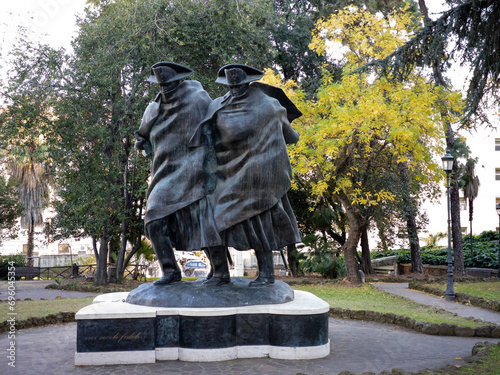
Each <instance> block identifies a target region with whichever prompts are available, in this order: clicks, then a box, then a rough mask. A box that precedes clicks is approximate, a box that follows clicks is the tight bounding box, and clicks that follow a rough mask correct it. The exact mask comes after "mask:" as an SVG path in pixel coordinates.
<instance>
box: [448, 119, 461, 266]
mask: <svg viewBox="0 0 500 375" xmlns="http://www.w3.org/2000/svg"><path fill="white" fill-rule="evenodd" d="M454 144H455V135H454V134H453V129H452V128H451V124H450V123H448V122H447V123H446V146H447V147H448V148H449V149H450V150H452V149H453V146H454ZM459 193H460V192H459V188H458V163H457V160H456V159H455V161H454V162H453V170H452V172H451V175H450V207H451V209H450V210H451V234H452V239H453V257H454V264H453V265H454V267H453V270H454V271H453V272H454V274H455V275H456V276H464V275H465V268H464V248H463V243H462V228H461V225H460V194H459Z"/></svg>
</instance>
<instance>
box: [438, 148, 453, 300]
mask: <svg viewBox="0 0 500 375" xmlns="http://www.w3.org/2000/svg"><path fill="white" fill-rule="evenodd" d="M441 160H442V161H443V170H444V171H445V172H446V198H447V201H448V273H447V276H448V277H447V282H446V293H445V295H444V299H445V300H446V301H454V300H455V290H454V289H453V261H452V258H451V211H450V172H451V171H452V170H453V161H454V160H455V158H454V157H453V156H452V155H451V154H450V150H449V149H447V150H446V155H445V156H443V157H442V158H441Z"/></svg>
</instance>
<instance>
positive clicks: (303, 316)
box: [75, 291, 330, 366]
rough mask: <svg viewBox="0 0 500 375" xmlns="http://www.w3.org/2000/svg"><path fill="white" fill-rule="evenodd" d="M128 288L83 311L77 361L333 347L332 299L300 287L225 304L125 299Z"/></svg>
mask: <svg viewBox="0 0 500 375" xmlns="http://www.w3.org/2000/svg"><path fill="white" fill-rule="evenodd" d="M127 296H128V292H124V293H109V294H104V295H100V296H97V297H96V298H95V299H94V303H93V304H92V305H89V306H86V307H84V308H83V309H81V310H80V311H78V313H77V314H76V320H77V351H76V353H75V364H76V365H77V366H86V365H108V364H136V363H153V362H155V361H162V360H182V361H194V362H205V361H223V360H230V359H236V358H258V357H270V358H279V359H314V358H322V357H326V356H327V355H328V354H329V353H330V342H329V338H328V311H329V305H328V304H327V303H326V302H325V301H323V300H322V299H320V298H318V297H316V296H314V295H313V294H311V293H308V292H303V291H295V298H294V300H293V301H291V302H287V303H282V304H273V305H253V306H242V307H224V308H169V307H152V306H141V305H133V304H129V303H127V302H125V300H126V298H127Z"/></svg>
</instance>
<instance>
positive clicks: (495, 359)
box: [435, 346, 500, 375]
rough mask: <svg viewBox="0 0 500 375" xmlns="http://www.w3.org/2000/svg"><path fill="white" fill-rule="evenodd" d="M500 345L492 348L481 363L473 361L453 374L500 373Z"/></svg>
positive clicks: (490, 374)
mask: <svg viewBox="0 0 500 375" xmlns="http://www.w3.org/2000/svg"><path fill="white" fill-rule="evenodd" d="M499 367H500V346H495V347H493V348H492V349H491V351H490V354H489V355H488V356H487V357H486V358H484V359H483V360H482V361H481V362H479V363H473V364H470V365H467V366H465V367H462V368H461V369H460V370H459V371H457V372H453V375H498V374H499V373H500V368H499ZM435 375H448V374H447V373H436V374H435Z"/></svg>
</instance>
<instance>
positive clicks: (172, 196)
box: [135, 62, 225, 284]
mask: <svg viewBox="0 0 500 375" xmlns="http://www.w3.org/2000/svg"><path fill="white" fill-rule="evenodd" d="M191 74H193V71H192V70H191V69H189V68H187V67H185V66H182V65H180V64H176V63H172V62H160V63H157V64H155V65H153V67H152V68H151V76H150V77H149V78H148V81H150V82H154V83H158V84H159V85H160V87H161V92H160V93H159V94H158V96H157V97H156V99H155V101H154V102H152V103H150V104H149V106H148V107H147V108H146V111H145V112H144V115H143V118H142V122H141V126H140V128H139V130H137V132H136V133H135V137H136V143H135V148H137V149H139V150H143V153H144V154H145V155H147V156H148V157H150V158H151V159H152V161H151V183H150V185H149V188H148V192H147V202H146V214H145V218H144V224H145V229H146V230H145V231H146V236H147V237H148V238H149V239H150V240H151V242H152V245H153V248H154V251H155V253H156V256H157V258H158V261H159V262H160V265H161V268H162V271H163V276H162V277H161V278H160V279H159V280H157V281H155V284H169V283H171V282H175V281H180V280H181V271H180V269H179V266H178V265H177V262H176V260H175V255H174V250H173V249H174V248H175V249H176V250H187V251H190V250H201V249H208V248H210V247H213V246H215V247H216V246H220V245H221V242H220V237H219V236H218V233H217V230H216V228H215V225H214V221H213V210H212V207H211V206H210V202H209V201H208V200H207V198H206V196H207V194H209V193H211V192H212V190H213V188H214V186H215V183H214V180H213V171H210V165H207V163H209V161H207V160H208V159H207V157H206V151H207V145H206V144H205V140H206V137H203V135H201V136H200V137H199V140H200V142H201V144H200V145H201V146H202V147H196V148H190V147H188V143H189V140H190V139H191V137H192V136H193V133H194V131H195V130H196V129H197V127H198V125H199V123H200V121H201V120H202V119H203V118H204V116H205V114H206V112H207V109H208V106H209V104H210V103H211V102H212V100H211V98H210V96H209V95H208V93H207V92H206V91H205V90H204V89H203V87H202V86H201V84H200V83H199V82H198V81H192V80H186V81H183V82H182V83H180V80H181V79H183V78H186V77H188V76H190V75H191ZM219 252H221V253H225V248H222V249H221V250H220V251H219Z"/></svg>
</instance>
